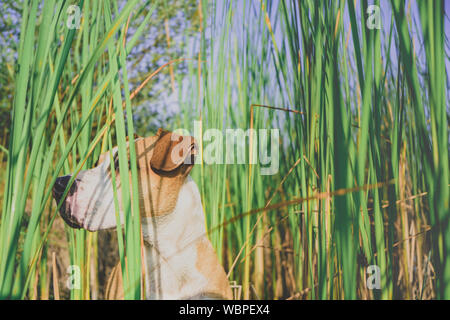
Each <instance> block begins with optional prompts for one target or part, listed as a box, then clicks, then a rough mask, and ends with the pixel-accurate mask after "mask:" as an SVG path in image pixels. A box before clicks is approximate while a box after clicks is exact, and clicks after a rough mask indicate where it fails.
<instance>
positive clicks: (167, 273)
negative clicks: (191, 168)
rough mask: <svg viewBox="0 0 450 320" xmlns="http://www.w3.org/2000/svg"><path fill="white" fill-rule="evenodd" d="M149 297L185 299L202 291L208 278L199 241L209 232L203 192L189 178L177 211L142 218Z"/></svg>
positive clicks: (179, 198)
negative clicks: (200, 258)
mask: <svg viewBox="0 0 450 320" xmlns="http://www.w3.org/2000/svg"><path fill="white" fill-rule="evenodd" d="M141 224H142V233H143V237H144V242H145V264H146V268H145V269H146V270H145V273H146V275H145V280H146V294H147V298H148V299H183V298H189V297H193V296H195V295H198V294H199V293H201V292H202V289H203V288H204V287H205V286H206V285H207V279H206V278H205V276H204V275H203V274H201V273H200V272H199V271H198V269H197V265H198V263H199V262H198V252H197V243H198V241H200V240H202V239H203V238H204V237H205V236H206V235H205V224H204V216H203V209H202V206H201V200H200V195H199V192H198V189H197V186H196V185H195V182H194V181H193V180H192V179H191V178H188V179H187V181H186V183H185V184H184V185H183V186H182V188H181V190H180V194H179V197H178V200H177V205H176V207H175V209H174V211H173V212H172V213H170V214H168V215H164V216H159V217H147V218H143V219H142V220H141Z"/></svg>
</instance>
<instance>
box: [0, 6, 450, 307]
mask: <svg viewBox="0 0 450 320" xmlns="http://www.w3.org/2000/svg"><path fill="white" fill-rule="evenodd" d="M372 4H374V5H376V6H377V8H379V9H380V28H379V29H378V28H373V26H374V21H373V20H372V18H373V14H374V11H373V8H370V7H369V6H370V5H372ZM71 5H76V6H78V8H80V10H81V11H80V12H81V13H82V17H81V18H80V20H79V28H78V25H77V24H76V23H75V22H77V20H76V18H75V20H74V11H71V10H70V9H69V7H70V6H71ZM0 7H1V10H2V15H0V45H1V46H0V59H1V60H0V124H1V128H0V157H1V159H2V161H1V162H0V180H1V184H0V201H1V203H2V207H1V209H0V210H1V212H0V297H1V298H5V299H11V298H13V299H98V298H102V297H103V294H104V284H105V279H104V277H105V274H107V273H108V270H109V268H110V267H111V265H112V264H113V263H114V262H115V261H120V262H121V263H122V265H123V266H124V265H125V257H126V258H127V268H122V269H123V272H124V276H125V279H126V280H125V283H124V286H125V296H126V298H128V299H140V298H143V295H142V289H143V288H142V286H141V281H140V280H141V260H140V258H141V248H140V244H141V241H140V240H141V239H140V232H139V228H140V226H139V212H138V211H139V208H138V206H137V204H136V203H135V202H133V201H132V199H131V197H130V194H131V192H133V190H134V189H135V188H136V186H137V184H136V181H137V180H136V179H137V176H136V167H135V165H132V166H131V176H132V179H133V184H132V186H130V187H129V188H127V187H126V188H125V191H124V192H123V195H122V196H123V201H124V202H125V203H128V204H129V206H128V207H127V209H126V212H125V216H126V219H125V223H124V225H123V226H119V227H118V228H117V230H112V231H109V232H99V233H89V232H87V231H84V230H73V229H70V228H68V227H67V226H65V225H64V224H63V223H62V221H61V219H60V217H59V216H58V215H57V209H58V205H59V204H56V203H54V201H53V200H52V198H51V196H50V194H51V188H52V186H53V183H54V181H55V179H56V177H58V176H60V175H63V174H68V173H76V172H78V171H79V170H83V169H87V168H91V167H92V166H94V165H95V163H96V161H97V159H98V156H99V154H100V153H102V152H104V151H106V150H108V149H110V148H111V147H112V146H113V145H116V144H118V145H119V147H120V146H124V145H125V143H126V139H127V137H133V135H134V133H138V134H139V135H142V136H149V135H153V134H154V133H155V132H156V129H157V128H158V127H159V126H161V127H165V128H167V129H172V130H174V129H177V128H186V129H188V130H190V131H191V132H192V131H193V125H194V121H201V124H202V130H203V131H205V130H206V129H208V128H216V129H219V130H225V129H226V128H242V129H244V130H245V129H248V128H254V129H258V128H279V129H280V132H281V135H280V136H281V139H280V143H281V152H280V169H279V172H278V173H277V174H275V175H271V176H262V175H260V174H259V172H260V171H259V169H260V165H259V164H256V165H238V164H235V165H221V164H209V163H206V162H204V161H203V162H201V163H200V164H198V165H197V166H196V167H195V168H194V170H193V171H192V176H193V178H194V179H195V180H196V182H197V183H198V185H199V187H200V190H201V194H202V201H203V205H204V209H205V213H206V215H205V219H206V222H207V225H208V234H209V237H210V239H211V241H212V243H213V245H214V247H215V248H216V251H217V254H218V257H219V259H220V261H221V263H222V264H223V265H224V267H225V270H226V271H227V273H228V276H229V280H230V281H233V283H234V287H233V288H234V291H235V294H236V297H237V298H240V299H248V298H255V299H392V298H395V299H431V298H439V299H449V298H450V256H449V254H448V253H449V250H450V230H449V228H450V226H449V217H450V215H449V214H450V212H449V203H448V199H449V171H448V167H449V159H448V152H449V133H448V123H449V121H448V120H449V114H450V111H449V108H450V107H449V97H450V89H449V88H450V86H449V84H450V78H449V72H448V71H449V68H450V59H449V56H450V43H449V34H450V31H449V30H450V21H449V16H448V11H449V3H448V2H446V1H444V0H435V1H426V0H417V1H412V0H407V1H400V0H391V1H387V0H383V1H367V0H356V1H354V0H340V1H335V0H333V1H331V0H323V1H312V0H305V1H294V0H292V1H264V0H260V1H258V0H242V1H231V0H230V1H228V0H227V1H215V0H211V1H206V0H189V1H178V0H170V1H138V0H131V1H117V2H116V1H108V0H102V1H100V0H80V1H63V0H61V1H57V0H43V1H37V0H29V1H25V0H23V1H8V0H3V1H2V2H1V3H0ZM369 20H370V21H371V22H369ZM74 23H75V24H74ZM74 25H75V26H76V27H73V26H74ZM375 25H376V23H375ZM203 139H204V140H202V139H200V147H201V150H203V147H204V145H206V144H207V143H209V142H210V141H209V140H208V137H203ZM247 143H248V144H250V143H251V142H250V141H247ZM131 149H132V148H131ZM248 149H249V150H251V149H252V148H251V146H249V148H248ZM119 150H121V151H120V152H119V169H120V173H121V177H125V176H128V166H127V162H128V159H127V155H126V153H125V148H123V147H120V148H119ZM130 153H131V159H132V162H133V161H134V160H135V155H134V150H130ZM247 156H249V155H247ZM201 159H202V158H201ZM122 185H125V184H124V183H122ZM69 265H75V266H77V267H78V268H79V270H80V276H81V282H80V283H79V287H77V288H74V289H72V290H69V289H68V287H67V279H68V278H69V277H70V276H71V273H70V272H76V271H74V270H71V271H70V272H69V273H68V270H67V267H68V266H69ZM371 265H377V266H378V267H379V268H380V275H381V279H380V280H381V283H380V289H375V290H370V289H369V288H368V287H367V280H368V278H369V277H370V275H371V273H370V272H369V273H368V266H371Z"/></svg>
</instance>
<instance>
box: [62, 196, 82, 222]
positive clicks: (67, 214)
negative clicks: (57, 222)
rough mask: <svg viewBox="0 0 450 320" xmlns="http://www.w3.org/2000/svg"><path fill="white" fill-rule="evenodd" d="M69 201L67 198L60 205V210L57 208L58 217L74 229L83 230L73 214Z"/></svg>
mask: <svg viewBox="0 0 450 320" xmlns="http://www.w3.org/2000/svg"><path fill="white" fill-rule="evenodd" d="M70 200H71V199H70V198H67V199H66V200H65V201H64V203H63V204H62V206H61V208H59V215H60V216H61V218H63V220H64V222H65V223H67V225H68V226H69V227H71V228H74V229H81V228H83V223H82V222H81V221H80V219H78V218H77V217H76V216H75V215H74V214H73V210H72V206H71V201H70Z"/></svg>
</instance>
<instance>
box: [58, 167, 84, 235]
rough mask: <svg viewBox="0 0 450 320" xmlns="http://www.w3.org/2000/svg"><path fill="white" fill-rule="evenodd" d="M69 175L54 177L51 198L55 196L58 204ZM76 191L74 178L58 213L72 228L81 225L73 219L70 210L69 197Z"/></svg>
mask: <svg viewBox="0 0 450 320" xmlns="http://www.w3.org/2000/svg"><path fill="white" fill-rule="evenodd" d="M71 177H72V176H71V175H67V176H63V177H59V178H57V179H56V181H55V184H54V186H53V190H52V193H53V198H55V200H56V203H57V204H59V202H60V201H61V198H62V196H63V194H64V191H65V190H66V187H67V184H68V183H69V181H70V178H71ZM76 191H77V180H76V179H75V180H74V182H73V183H72V185H71V186H70V189H69V192H68V193H67V196H66V198H65V199H64V200H63V201H64V202H63V203H62V205H61V207H60V209H59V213H60V215H61V217H62V218H63V219H64V221H65V222H66V223H67V224H68V225H69V226H71V227H72V228H77V229H79V228H81V225H80V224H79V223H78V222H77V221H76V220H75V219H74V217H73V216H72V210H71V199H72V196H73V195H74V194H75V192H76Z"/></svg>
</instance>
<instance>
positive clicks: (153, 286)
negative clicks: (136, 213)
mask: <svg viewBox="0 0 450 320" xmlns="http://www.w3.org/2000/svg"><path fill="white" fill-rule="evenodd" d="M134 143H135V147H136V159H137V160H136V161H137V168H138V173H139V178H138V180H139V205H140V214H141V227H142V234H143V238H144V246H145V250H144V251H145V254H144V265H145V270H143V271H144V274H145V276H144V279H145V288H146V298H147V299H231V298H232V293H231V289H230V286H229V283H228V279H227V277H226V274H225V271H224V269H223V267H222V266H221V265H220V264H219V260H218V259H217V256H216V253H215V251H214V249H213V247H212V245H211V243H210V241H209V240H208V238H207V236H206V227H205V222H204V214H203V207H202V203H201V199H200V193H199V190H198V187H197V185H196V184H195V182H194V181H193V180H192V178H191V177H189V176H188V174H189V172H190V170H191V169H192V166H193V157H194V156H195V153H196V150H197V149H196V145H195V141H194V139H193V138H192V137H185V136H179V135H176V134H175V133H171V132H168V131H163V130H161V129H160V130H159V131H158V133H157V134H156V135H155V136H152V137H147V138H137V139H135V140H134ZM112 153H113V159H114V161H118V160H117V159H118V148H117V147H115V148H114V149H113V150H112ZM110 159H111V157H110V154H109V152H107V153H104V154H102V155H101V156H100V159H99V164H98V165H97V166H96V167H95V168H93V169H90V170H85V171H81V172H80V173H79V174H78V175H77V177H76V179H75V181H74V183H73V185H72V187H71V188H70V190H69V192H68V195H67V197H66V198H65V199H64V203H63V205H62V206H61V209H60V214H61V217H62V218H63V219H64V221H65V222H66V223H67V224H68V225H69V226H71V227H73V228H84V229H87V230H89V231H97V230H102V229H110V228H115V227H116V214H115V206H114V192H113V184H112V178H111V172H110V170H111V169H110V168H111V163H110ZM186 159H188V160H190V161H186ZM114 167H115V168H116V186H117V197H118V199H119V207H120V208H121V209H120V219H121V221H122V222H123V212H122V203H121V199H122V197H121V191H120V190H121V188H120V177H119V170H118V167H119V166H118V162H117V163H116V164H115V166H114ZM70 178H71V175H68V176H63V177H59V178H58V179H57V180H56V183H55V185H54V187H53V196H54V198H55V200H56V201H57V202H58V203H59V201H60V200H61V197H62V195H63V193H64V191H65V189H66V187H67V184H68V182H69V180H70ZM130 181H131V173H130ZM106 291H107V292H106V297H107V299H123V287H122V272H121V267H120V263H119V264H118V265H117V266H116V267H115V268H114V269H113V272H112V274H111V276H110V278H109V280H108V284H107V289H106Z"/></svg>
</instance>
